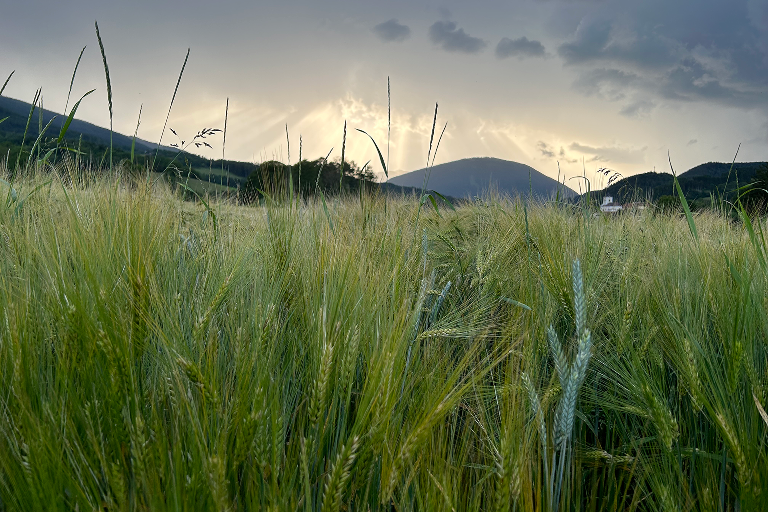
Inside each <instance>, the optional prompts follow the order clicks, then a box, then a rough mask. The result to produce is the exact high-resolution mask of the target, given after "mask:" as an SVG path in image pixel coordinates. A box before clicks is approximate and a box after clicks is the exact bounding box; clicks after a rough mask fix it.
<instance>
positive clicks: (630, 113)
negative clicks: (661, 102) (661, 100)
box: [619, 100, 656, 118]
mask: <svg viewBox="0 0 768 513" xmlns="http://www.w3.org/2000/svg"><path fill="white" fill-rule="evenodd" d="M654 107H656V104H655V103H654V102H652V101H650V100H635V101H634V102H632V103H630V104H629V105H627V106H625V107H624V108H623V109H621V111H619V113H620V114H621V115H622V116H626V117H628V118H637V117H640V116H643V115H645V114H648V113H649V112H651V111H652V110H653V108H654Z"/></svg>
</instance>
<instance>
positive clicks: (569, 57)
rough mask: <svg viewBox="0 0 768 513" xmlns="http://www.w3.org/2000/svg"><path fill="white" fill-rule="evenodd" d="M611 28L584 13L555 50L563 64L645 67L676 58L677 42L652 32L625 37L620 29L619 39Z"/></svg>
mask: <svg viewBox="0 0 768 513" xmlns="http://www.w3.org/2000/svg"><path fill="white" fill-rule="evenodd" d="M612 32H613V31H612V23H611V22H609V21H607V20H603V19H591V18H588V17H585V18H583V19H582V21H581V23H580V24H579V27H578V28H577V29H576V36H575V39H574V40H573V41H571V42H568V43H563V44H562V45H560V47H559V48H558V50H557V53H558V54H559V55H560V57H562V58H563V59H564V60H565V62H566V64H583V63H588V62H600V61H602V62H618V63H624V64H630V65H633V66H636V67H639V68H644V69H647V68H659V67H663V66H669V65H670V64H673V63H674V62H675V61H676V55H677V54H678V53H679V52H678V50H677V48H676V46H677V45H676V44H675V43H674V42H673V41H671V40H670V39H668V38H664V37H661V36H659V35H657V34H653V33H651V34H643V35H642V36H637V35H634V34H630V35H629V37H627V35H625V34H623V33H622V34H621V35H622V40H618V39H616V38H612V37H611V34H612ZM622 32H624V31H622Z"/></svg>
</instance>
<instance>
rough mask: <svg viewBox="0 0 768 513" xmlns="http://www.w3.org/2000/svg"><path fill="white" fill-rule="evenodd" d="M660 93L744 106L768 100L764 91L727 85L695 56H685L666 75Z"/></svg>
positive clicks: (672, 97) (673, 97)
mask: <svg viewBox="0 0 768 513" xmlns="http://www.w3.org/2000/svg"><path fill="white" fill-rule="evenodd" d="M660 93H661V94H662V96H664V97H665V98H668V99H671V100H681V101H696V100H703V101H715V102H719V103H724V104H727V105H731V106H735V107H742V108H750V107H754V106H756V105H758V104H763V105H765V104H766V102H767V101H768V98H766V95H765V94H764V93H763V92H762V91H759V90H750V89H745V88H737V87H735V86H733V85H723V83H722V81H721V80H720V79H719V78H718V76H717V73H716V72H714V71H713V70H711V69H708V68H707V67H706V66H704V64H702V63H701V62H700V61H698V60H697V59H694V58H687V59H683V60H682V61H681V62H680V63H679V64H678V65H677V66H675V67H674V68H673V69H672V70H670V71H669V72H668V73H666V74H665V75H664V76H663V79H662V82H661V87H660Z"/></svg>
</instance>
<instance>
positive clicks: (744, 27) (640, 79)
mask: <svg viewBox="0 0 768 513" xmlns="http://www.w3.org/2000/svg"><path fill="white" fill-rule="evenodd" d="M562 16H565V17H569V18H570V19H571V20H573V19H576V20H578V25H577V26H576V27H575V30H574V29H573V28H572V27H573V25H572V24H570V25H569V26H570V27H571V28H570V30H574V32H573V35H572V36H571V37H570V38H569V39H568V40H566V41H565V42H563V43H562V44H561V45H560V46H559V47H558V48H557V54H558V56H559V57H560V58H561V59H562V60H563V62H564V64H565V65H567V66H571V67H573V68H575V70H576V72H577V74H578V78H577V79H576V81H575V82H574V83H573V87H574V90H577V91H579V92H581V93H582V94H584V95H585V96H594V97H598V98H602V99H606V100H609V101H617V100H623V99H625V98H638V97H639V98H643V100H639V101H635V102H632V103H630V104H628V105H627V106H625V107H624V108H623V109H622V110H621V114H622V115H625V116H630V117H632V116H637V115H641V114H644V113H647V112H648V111H649V110H651V109H652V108H654V106H655V104H658V103H659V100H666V101H667V102H706V103H715V104H719V105H724V106H730V107H737V108H741V109H745V110H753V109H755V108H758V109H763V110H765V109H766V108H768V95H766V94H765V83H766V82H768V24H766V23H765V21H766V20H768V4H766V3H765V0H732V1H731V2H727V3H726V2H716V1H714V0H710V1H700V0H680V1H678V2H674V3H669V2H665V1H664V0H646V1H643V2H632V3H629V2H627V3H624V2H616V1H608V2H605V3H604V5H603V7H602V8H601V9H599V10H598V9H597V8H594V9H593V8H590V7H587V6H586V4H582V8H579V9H573V10H570V11H568V12H564V14H563V15H562ZM562 16H561V17H562ZM660 16H662V18H660ZM564 30H569V28H568V27H565V26H564ZM609 70H615V71H609ZM611 74H612V75H611ZM630 77H631V78H632V80H630Z"/></svg>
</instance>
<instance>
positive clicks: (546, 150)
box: [536, 141, 555, 159]
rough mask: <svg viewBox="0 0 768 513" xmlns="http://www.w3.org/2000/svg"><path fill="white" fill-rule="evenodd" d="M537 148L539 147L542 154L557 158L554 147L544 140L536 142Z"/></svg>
mask: <svg viewBox="0 0 768 513" xmlns="http://www.w3.org/2000/svg"><path fill="white" fill-rule="evenodd" d="M536 148H538V149H539V151H540V152H541V154H542V155H543V156H545V157H547V158H550V159H553V158H555V151H554V149H553V148H552V147H551V146H550V145H549V144H547V143H545V142H544V141H539V142H538V143H536Z"/></svg>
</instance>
